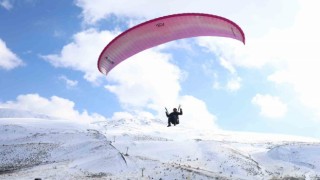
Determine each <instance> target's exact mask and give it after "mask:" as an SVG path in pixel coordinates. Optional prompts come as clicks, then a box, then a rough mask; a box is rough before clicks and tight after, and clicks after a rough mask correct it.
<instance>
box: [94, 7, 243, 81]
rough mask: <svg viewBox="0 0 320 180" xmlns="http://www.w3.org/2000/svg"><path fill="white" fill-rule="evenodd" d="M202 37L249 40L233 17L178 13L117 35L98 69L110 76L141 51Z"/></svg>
mask: <svg viewBox="0 0 320 180" xmlns="http://www.w3.org/2000/svg"><path fill="white" fill-rule="evenodd" d="M198 36H219V37H228V38H233V39H236V40H239V41H241V42H243V43H245V36H244V33H243V31H242V29H241V28H240V27H239V26H238V25H237V24H236V23H234V22H232V21H231V20H229V19H226V18H224V17H220V16H216V15H211V14H202V13H183V14H174V15H169V16H164V17H160V18H156V19H153V20H150V21H146V22H144V23H141V24H138V25H136V26H134V27H132V28H130V29H128V30H126V31H125V32H123V33H121V34H120V35H118V36H117V37H115V38H114V39H113V40H112V41H111V42H110V43H109V44H108V45H107V46H106V47H105V48H104V49H103V51H102V52H101V54H100V57H99V60H98V69H99V71H100V72H101V73H103V74H105V75H107V74H108V72H109V71H110V70H111V69H113V68H114V67H115V66H117V65H118V64H119V63H120V62H122V61H124V60H126V59H127V58H129V57H130V56H133V55H134V54H137V53H139V52H140V51H143V50H145V49H148V48H151V47H154V46H157V45H160V44H163V43H166V42H169V41H173V40H177V39H183V38H190V37H198Z"/></svg>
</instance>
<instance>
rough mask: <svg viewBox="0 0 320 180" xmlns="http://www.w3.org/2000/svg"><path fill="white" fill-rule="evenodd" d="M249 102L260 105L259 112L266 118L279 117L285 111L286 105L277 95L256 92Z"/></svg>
mask: <svg viewBox="0 0 320 180" xmlns="http://www.w3.org/2000/svg"><path fill="white" fill-rule="evenodd" d="M251 102H252V103H253V104H254V105H257V106H259V107H260V114H261V115H262V116H265V117H268V118H281V117H284V116H285V115H286V113H287V105H286V104H284V103H283V102H281V101H280V99H279V98H278V97H275V96H271V95H261V94H257V95H256V96H255V97H253V98H252V100H251Z"/></svg>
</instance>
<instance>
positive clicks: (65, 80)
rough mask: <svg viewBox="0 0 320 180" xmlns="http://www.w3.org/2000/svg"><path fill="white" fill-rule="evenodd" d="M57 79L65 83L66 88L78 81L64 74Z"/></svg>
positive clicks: (76, 83)
mask: <svg viewBox="0 0 320 180" xmlns="http://www.w3.org/2000/svg"><path fill="white" fill-rule="evenodd" d="M59 79H60V80H62V81H63V82H64V83H66V85H67V88H73V87H75V86H77V85H78V81H75V80H71V79H69V78H67V77H66V76H64V75H61V76H59Z"/></svg>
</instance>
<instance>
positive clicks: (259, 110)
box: [0, 0, 320, 138]
mask: <svg viewBox="0 0 320 180" xmlns="http://www.w3.org/2000/svg"><path fill="white" fill-rule="evenodd" d="M315 3H317V2H316V1H295V0H280V1H263V2H258V1H254V0H244V1H241V2H238V1H235V0H227V1H223V2H222V1H218V0H201V1H197V2H191V1H190V2H186V1H184V0H174V1H172V0H170V1H169V0H162V1H148V0H137V1H130V0H117V1H112V0H96V1H90V0H74V1H52V2H51V1H40V0H20V1H17V0H0V76H1V78H0V87H1V88H0V94H1V95H0V107H7V108H19V109H26V110H31V111H36V112H39V113H45V114H49V115H54V116H59V117H63V118H68V119H73V120H77V121H86V122H88V121H94V120H108V119H119V118H130V117H131V118H132V117H135V118H160V119H163V121H166V117H165V116H164V107H165V106H166V107H168V108H170V109H171V108H173V107H174V106H177V105H178V104H182V107H183V109H184V111H185V113H184V115H183V119H182V122H183V124H181V125H182V126H189V127H193V128H212V129H213V130H232V131H253V132H267V133H283V134H292V135H303V136H312V137H318V138H319V137H320V113H319V112H320V99H319V98H318V92H320V84H319V81H318V79H317V77H319V75H320V72H319V71H318V68H317V67H318V62H317V61H318V60H319V59H320V57H319V56H320V55H319V53H318V49H317V47H318V44H319V42H320V36H319V33H318V32H319V30H320V26H319V23H317V19H316V18H317V17H319V15H318V14H319V12H318V10H317V9H316V8H315V7H316V5H317V4H315ZM184 12H200V13H210V14H214V15H219V16H223V17H226V18H228V19H230V20H232V21H234V22H236V23H237V24H238V25H239V26H240V27H241V28H242V29H243V31H244V33H245V35H246V45H243V44H242V43H240V42H238V41H235V40H232V39H228V38H214V37H201V38H190V39H184V40H179V41H175V42H171V43H167V44H164V45H161V46H158V47H155V48H152V49H149V50H146V51H143V52H141V53H139V54H137V55H135V56H133V57H131V58H129V59H128V60H127V61H126V62H123V63H121V64H120V65H119V66H117V68H115V69H114V70H112V71H111V72H110V74H108V76H107V77H106V76H104V75H102V74H101V73H100V72H99V71H98V69H97V60H98V57H99V55H100V53H101V51H102V50H103V48H104V47H105V46H106V45H107V44H108V42H110V41H111V40H112V39H113V38H114V37H116V36H117V35H118V34H119V33H121V32H123V31H124V30H126V29H127V28H129V27H132V26H134V25H136V24H138V23H141V22H143V21H146V20H150V19H153V18H157V17H160V16H165V15H169V14H175V13H184Z"/></svg>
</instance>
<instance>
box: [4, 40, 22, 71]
mask: <svg viewBox="0 0 320 180" xmlns="http://www.w3.org/2000/svg"><path fill="white" fill-rule="evenodd" d="M21 65H23V62H22V60H21V59H20V58H19V57H18V56H17V55H16V54H14V53H13V52H12V51H11V50H10V49H8V48H7V46H6V43H5V42H4V41H3V40H2V39H0V68H3V69H6V70H11V69H14V68H16V67H18V66H21Z"/></svg>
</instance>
